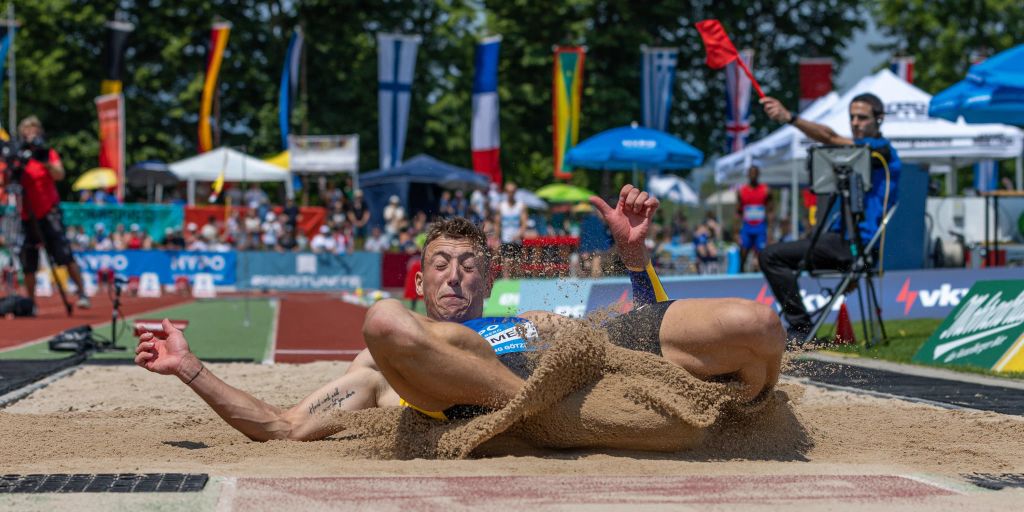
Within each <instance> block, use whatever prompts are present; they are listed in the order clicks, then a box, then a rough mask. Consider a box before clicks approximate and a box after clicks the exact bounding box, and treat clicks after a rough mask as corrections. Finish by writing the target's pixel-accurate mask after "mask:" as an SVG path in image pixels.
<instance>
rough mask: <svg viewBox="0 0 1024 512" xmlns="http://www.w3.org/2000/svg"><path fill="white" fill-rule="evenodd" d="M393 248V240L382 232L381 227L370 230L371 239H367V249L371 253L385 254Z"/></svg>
mask: <svg viewBox="0 0 1024 512" xmlns="http://www.w3.org/2000/svg"><path fill="white" fill-rule="evenodd" d="M390 246H391V239H390V238H389V237H388V235H386V234H384V232H383V231H381V229H380V227H379V226H374V227H373V228H372V229H371V230H370V237H369V238H367V239H366V245H365V247H364V248H365V249H366V250H367V251H370V252H384V251H387V250H388V247H390Z"/></svg>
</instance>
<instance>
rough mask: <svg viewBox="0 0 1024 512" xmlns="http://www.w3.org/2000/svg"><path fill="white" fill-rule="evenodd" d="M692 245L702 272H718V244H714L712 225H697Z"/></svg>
mask: <svg viewBox="0 0 1024 512" xmlns="http://www.w3.org/2000/svg"><path fill="white" fill-rule="evenodd" d="M693 245H694V249H695V250H696V252H697V262H698V264H699V270H700V273H702V274H711V273H716V272H718V246H716V245H715V232H714V226H709V225H708V224H707V223H704V224H701V225H700V226H697V229H696V230H695V231H694V232H693Z"/></svg>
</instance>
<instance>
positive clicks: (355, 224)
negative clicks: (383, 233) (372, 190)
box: [346, 190, 371, 242]
mask: <svg viewBox="0 0 1024 512" xmlns="http://www.w3.org/2000/svg"><path fill="white" fill-rule="evenodd" d="M346 216H347V217H348V222H349V224H351V225H352V235H353V242H355V240H362V239H363V238H366V226H367V224H369V222H370V216H371V215H370V209H369V208H368V207H367V206H366V203H364V202H363V191H362V190H356V191H355V197H354V198H353V199H352V205H351V206H349V209H348V213H347V215H346Z"/></svg>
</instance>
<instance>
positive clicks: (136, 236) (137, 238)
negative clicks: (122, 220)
mask: <svg viewBox="0 0 1024 512" xmlns="http://www.w3.org/2000/svg"><path fill="white" fill-rule="evenodd" d="M145 238H146V236H145V234H144V233H142V230H141V229H140V228H139V225H138V224H132V226H131V229H130V230H129V232H128V241H127V242H126V243H125V247H126V248H128V249H133V250H139V249H142V243H143V242H144V241H145Z"/></svg>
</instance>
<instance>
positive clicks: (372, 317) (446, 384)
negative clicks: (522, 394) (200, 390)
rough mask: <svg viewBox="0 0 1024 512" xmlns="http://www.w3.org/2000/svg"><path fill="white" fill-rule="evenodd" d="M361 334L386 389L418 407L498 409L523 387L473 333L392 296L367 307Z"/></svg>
mask: <svg viewBox="0 0 1024 512" xmlns="http://www.w3.org/2000/svg"><path fill="white" fill-rule="evenodd" d="M363 338H365V340H366V346H367V347H368V348H369V349H370V354H371V355H372V357H373V360H374V362H375V363H376V365H377V366H378V367H379V368H380V370H381V372H382V373H383V374H384V377H385V378H386V379H387V381H388V383H389V384H390V385H391V387H392V388H394V390H395V391H396V392H397V393H398V395H399V396H401V397H402V398H404V399H405V400H406V401H407V402H409V403H411V404H413V405H415V406H417V407H419V408H421V409H427V410H431V411H441V410H444V409H446V408H448V407H450V406H452V405H455V404H465V405H483V406H488V407H501V406H503V405H505V404H506V403H507V402H508V401H509V400H510V399H511V398H512V397H513V396H515V394H516V393H517V392H518V391H519V389H520V388H521V387H522V385H523V380H522V379H520V378H519V377H517V376H516V375H515V374H514V373H512V372H511V371H510V370H509V369H508V368H506V367H505V366H504V365H503V364H501V362H500V361H498V357H497V356H496V355H495V354H494V350H492V349H491V347H490V346H489V345H488V344H487V342H486V341H485V340H484V339H483V338H481V337H480V336H479V335H478V334H477V333H476V332H475V331H473V330H472V329H469V328H467V327H465V326H463V325H460V324H456V323H453V322H437V321H434V320H431V319H429V318H427V317H425V316H423V315H420V314H418V313H414V312H412V311H409V310H408V309H406V308H405V306H403V305H402V303H401V302H399V301H397V300H382V301H380V302H378V303H377V304H374V305H373V307H371V308H370V311H369V312H368V313H367V315H366V321H365V323H364V324H363Z"/></svg>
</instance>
